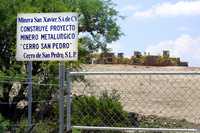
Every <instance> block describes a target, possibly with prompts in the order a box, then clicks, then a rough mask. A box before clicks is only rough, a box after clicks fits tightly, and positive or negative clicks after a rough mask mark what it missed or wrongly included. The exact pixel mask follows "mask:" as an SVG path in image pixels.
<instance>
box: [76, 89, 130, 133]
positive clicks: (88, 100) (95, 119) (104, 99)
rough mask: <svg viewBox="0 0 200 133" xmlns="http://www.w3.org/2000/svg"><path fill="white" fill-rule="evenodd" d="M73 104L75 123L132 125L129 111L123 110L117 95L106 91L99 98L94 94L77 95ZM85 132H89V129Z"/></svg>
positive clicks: (114, 125) (87, 124)
mask: <svg viewBox="0 0 200 133" xmlns="http://www.w3.org/2000/svg"><path fill="white" fill-rule="evenodd" d="M72 106H73V107H72V110H73V111H72V112H73V113H72V116H73V117H72V123H73V125H81V126H83V125H84V126H113V127H126V126H130V122H129V119H128V113H127V112H125V111H123V107H122V105H121V103H120V102H119V100H118V96H117V95H116V96H113V95H112V94H111V95H108V93H106V92H105V93H103V94H102V95H101V96H100V97H99V98H97V97H94V96H75V97H74V98H73V105H72ZM85 132H87V133H89V131H85ZM99 132H100V131H99ZM95 133H97V131H95Z"/></svg>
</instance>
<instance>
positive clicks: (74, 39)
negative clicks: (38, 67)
mask: <svg viewBox="0 0 200 133" xmlns="http://www.w3.org/2000/svg"><path fill="white" fill-rule="evenodd" d="M77 44H78V15H77V13H23V14H18V16H17V53H16V59H17V60H18V61H49V60H52V61H65V60H77V58H78V48H77Z"/></svg>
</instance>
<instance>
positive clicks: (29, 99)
mask: <svg viewBox="0 0 200 133" xmlns="http://www.w3.org/2000/svg"><path fill="white" fill-rule="evenodd" d="M27 69H28V127H29V130H30V129H31V127H32V117H31V116H32V61H29V62H28V68H27Z"/></svg>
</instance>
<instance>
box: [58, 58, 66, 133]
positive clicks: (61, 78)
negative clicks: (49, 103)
mask: <svg viewBox="0 0 200 133" xmlns="http://www.w3.org/2000/svg"><path fill="white" fill-rule="evenodd" d="M64 77H65V68H64V62H60V63H59V86H60V89H59V133H64Z"/></svg>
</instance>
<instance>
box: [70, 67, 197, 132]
mask: <svg viewBox="0 0 200 133" xmlns="http://www.w3.org/2000/svg"><path fill="white" fill-rule="evenodd" d="M70 75H71V79H72V82H73V83H72V94H73V100H72V103H73V104H72V105H73V106H72V116H73V118H72V124H73V126H74V128H76V129H81V131H82V132H87V133H88V132H89V133H90V132H92V133H93V132H106V131H107V132H114V131H116V132H119V131H121V132H128V131H130V130H131V131H138V130H139V131H170V132H172V131H176V132H183V131H187V132H194V131H199V130H198V128H199V127H200V111H199V109H200V73H197V72H162V71H158V72H155V71H154V72H147V71H143V72H71V73H70Z"/></svg>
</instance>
